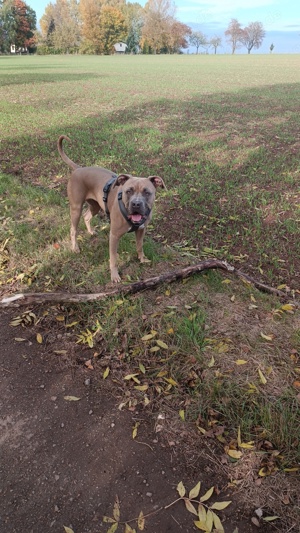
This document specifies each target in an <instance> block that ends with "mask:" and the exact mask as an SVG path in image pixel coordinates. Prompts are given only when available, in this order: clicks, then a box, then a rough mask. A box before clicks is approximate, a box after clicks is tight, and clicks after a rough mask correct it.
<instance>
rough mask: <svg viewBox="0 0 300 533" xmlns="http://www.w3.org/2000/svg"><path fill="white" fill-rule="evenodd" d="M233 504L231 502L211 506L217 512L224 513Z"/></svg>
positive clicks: (216, 503)
mask: <svg viewBox="0 0 300 533" xmlns="http://www.w3.org/2000/svg"><path fill="white" fill-rule="evenodd" d="M230 504H231V501H227V502H215V503H213V504H212V505H211V506H210V509H214V510H215V511H223V509H226V507H228V505H230Z"/></svg>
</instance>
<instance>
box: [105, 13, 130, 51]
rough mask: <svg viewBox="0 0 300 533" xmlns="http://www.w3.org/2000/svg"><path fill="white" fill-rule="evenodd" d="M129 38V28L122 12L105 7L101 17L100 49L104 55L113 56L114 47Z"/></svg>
mask: <svg viewBox="0 0 300 533" xmlns="http://www.w3.org/2000/svg"><path fill="white" fill-rule="evenodd" d="M126 37H127V26H126V23H125V18H124V16H123V15H122V13H121V11H119V10H118V9H116V8H115V7H109V6H104V7H103V8H102V10H101V16H100V49H101V52H102V53H103V54H106V55H108V54H111V53H112V51H113V45H114V44H116V43H117V42H118V41H124V40H125V39H126Z"/></svg>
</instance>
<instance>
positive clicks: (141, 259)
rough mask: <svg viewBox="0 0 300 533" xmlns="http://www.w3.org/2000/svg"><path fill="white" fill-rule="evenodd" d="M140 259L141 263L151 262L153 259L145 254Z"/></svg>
mask: <svg viewBox="0 0 300 533" xmlns="http://www.w3.org/2000/svg"><path fill="white" fill-rule="evenodd" d="M139 260H140V262H141V263H151V260H150V259H148V258H147V257H145V256H144V255H143V257H139Z"/></svg>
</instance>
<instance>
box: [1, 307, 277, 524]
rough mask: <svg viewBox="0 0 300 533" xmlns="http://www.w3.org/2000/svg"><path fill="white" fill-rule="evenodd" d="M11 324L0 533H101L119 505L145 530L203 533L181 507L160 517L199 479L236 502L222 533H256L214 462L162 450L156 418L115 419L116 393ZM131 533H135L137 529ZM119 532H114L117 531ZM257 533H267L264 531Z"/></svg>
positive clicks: (5, 335) (4, 377) (4, 358)
mask: <svg viewBox="0 0 300 533" xmlns="http://www.w3.org/2000/svg"><path fill="white" fill-rule="evenodd" d="M15 315H16V312H12V311H2V312H1V315H0V327H1V332H2V334H1V338H0V377H1V381H0V397H1V402H2V408H1V419H0V424H1V434H0V442H1V448H2V458H1V466H0V469H1V475H0V478H1V487H0V496H1V498H0V520H1V522H0V529H1V531H3V532H4V531H5V532H6V533H20V531H24V532H26V533H41V532H42V531H43V532H48V531H49V532H51V531H55V532H57V533H59V532H63V531H64V526H67V527H70V528H72V529H73V530H74V533H98V532H101V531H103V532H106V531H107V530H108V529H109V527H110V525H111V524H109V523H104V522H103V516H105V515H106V516H112V512H113V506H114V502H115V498H116V496H118V498H119V500H120V510H121V518H120V520H121V521H124V522H126V521H127V522H129V521H130V520H132V519H134V518H136V517H138V515H139V513H140V512H141V511H143V513H144V515H147V514H148V513H151V514H150V516H148V517H147V518H146V524H145V531H151V533H167V532H173V533H176V532H180V531H184V532H185V533H189V532H192V531H199V530H198V529H196V528H195V526H194V525H193V518H194V517H193V515H192V514H190V513H189V512H188V511H187V510H186V508H185V506H184V503H183V502H182V501H179V502H177V503H175V504H174V505H173V506H171V507H169V508H168V509H164V507H165V506H168V505H169V504H170V503H172V502H174V501H175V500H176V499H177V497H178V494H177V492H176V486H177V484H178V483H179V481H183V483H184V485H185V486H186V487H187V488H188V489H191V488H192V487H193V486H194V485H195V484H196V483H197V482H198V481H199V480H201V481H202V482H203V486H204V487H205V488H206V489H208V488H209V487H211V486H212V485H214V486H215V487H219V488H220V494H219V495H218V497H217V499H218V500H220V499H225V500H228V499H232V500H233V503H232V505H231V506H230V508H228V509H227V510H226V511H224V512H222V513H219V514H220V517H221V519H222V523H223V525H224V529H225V532H226V533H233V531H234V530H235V528H236V527H237V528H238V530H237V531H238V532H239V533H252V532H254V531H256V530H257V528H256V527H255V526H253V524H252V523H251V515H250V514H249V510H246V509H245V505H244V504H242V503H240V502H239V496H238V493H237V494H232V493H230V490H228V489H226V486H227V481H228V480H226V479H225V478H224V476H223V479H222V476H221V475H220V472H218V468H217V466H216V465H217V461H215V460H214V458H213V457H212V458H210V459H204V458H203V459H197V461H196V462H195V463H194V464H191V463H190V461H187V460H186V454H185V448H184V445H183V443H182V442H181V443H180V445H178V444H179V443H178V442H175V443H174V442H173V443H168V442H167V440H166V439H164V437H163V435H162V434H160V433H156V432H155V423H156V418H157V413H156V414H155V416H154V414H150V415H149V413H148V412H147V413H146V412H143V411H140V412H137V411H135V412H130V411H128V410H122V411H120V410H119V409H118V407H117V405H118V401H117V399H116V391H115V389H114V387H113V384H111V383H109V382H108V381H104V380H103V379H102V376H101V377H100V376H98V377H97V376H96V375H95V374H93V377H92V378H91V372H89V370H88V369H87V368H86V367H84V366H82V365H77V366H75V365H71V364H70V365H65V364H61V363H60V359H59V357H58V356H57V355H56V354H54V353H53V350H52V349H51V345H49V344H47V345H45V346H44V345H40V344H38V343H37V342H36V338H35V334H34V333H33V332H32V330H30V329H25V328H22V327H17V328H12V327H10V325H9V322H10V320H11V318H12V316H15ZM16 338H24V339H26V340H24V341H23V342H19V341H16V340H15V339H16ZM76 348H78V350H80V348H79V347H76ZM81 350H82V349H81ZM66 396H75V397H77V398H80V400H78V401H74V400H73V401H68V400H66V399H65V397H66ZM136 422H140V426H139V430H138V435H137V437H136V439H133V436H132V429H133V427H134V425H135V423H136ZM199 456H200V457H201V455H200V454H199ZM161 508H162V509H161ZM159 509H161V510H159ZM229 509H230V510H229ZM252 516H253V515H252ZM130 525H131V527H132V528H136V530H137V525H136V521H132V522H130ZM124 529H125V526H124V525H121V524H120V525H119V527H118V531H121V532H123V531H124ZM260 531H272V529H270V526H268V525H267V524H262V527H261V528H260Z"/></svg>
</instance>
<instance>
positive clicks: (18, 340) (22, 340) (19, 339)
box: [15, 337, 27, 342]
mask: <svg viewBox="0 0 300 533" xmlns="http://www.w3.org/2000/svg"><path fill="white" fill-rule="evenodd" d="M26 340H27V339H22V338H21V337H16V338H15V341H16V342H24V341H26Z"/></svg>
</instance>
